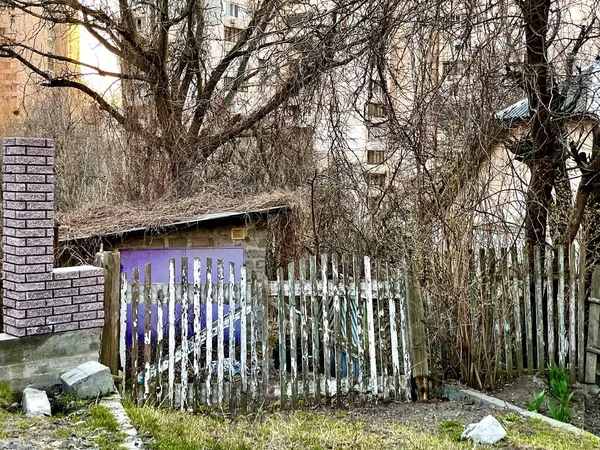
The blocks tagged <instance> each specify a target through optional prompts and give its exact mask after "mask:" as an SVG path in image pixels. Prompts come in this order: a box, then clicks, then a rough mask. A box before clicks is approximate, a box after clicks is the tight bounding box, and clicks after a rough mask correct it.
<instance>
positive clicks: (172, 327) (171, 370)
mask: <svg viewBox="0 0 600 450" xmlns="http://www.w3.org/2000/svg"><path fill="white" fill-rule="evenodd" d="M168 311H169V318H168V320H169V328H168V332H169V371H168V381H169V387H168V391H167V392H168V398H169V406H170V407H171V408H172V407H173V406H174V403H175V259H173V258H171V259H170V260H169V306H168Z"/></svg>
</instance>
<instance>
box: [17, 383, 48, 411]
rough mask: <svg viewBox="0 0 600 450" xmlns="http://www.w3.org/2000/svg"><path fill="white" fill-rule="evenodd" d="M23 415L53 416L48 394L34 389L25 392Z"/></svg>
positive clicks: (27, 389)
mask: <svg viewBox="0 0 600 450" xmlns="http://www.w3.org/2000/svg"><path fill="white" fill-rule="evenodd" d="M23 414H25V415H26V416H35V417H39V416H51V415H52V411H51V410H50V401H48V396H47V395H46V392H44V391H39V390H37V389H33V388H26V389H25V390H24V391H23Z"/></svg>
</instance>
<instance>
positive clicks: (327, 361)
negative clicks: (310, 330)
mask: <svg viewBox="0 0 600 450" xmlns="http://www.w3.org/2000/svg"><path fill="white" fill-rule="evenodd" d="M321 282H322V286H321V288H322V293H321V306H322V311H321V314H322V315H321V317H322V318H323V366H324V367H323V372H324V373H325V390H324V393H325V398H326V401H329V398H330V397H331V391H330V389H329V387H330V386H329V383H330V380H331V351H330V346H329V339H330V337H329V293H328V292H327V255H326V254H322V255H321Z"/></svg>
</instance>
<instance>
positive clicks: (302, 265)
mask: <svg viewBox="0 0 600 450" xmlns="http://www.w3.org/2000/svg"><path fill="white" fill-rule="evenodd" d="M298 270H299V272H300V273H299V277H298V278H299V280H300V292H301V293H302V294H300V333H301V343H300V347H301V354H302V392H303V398H304V402H305V404H306V402H308V393H309V392H310V388H309V375H308V354H309V350H308V311H307V306H306V294H305V293H304V292H306V291H305V289H306V262H305V261H304V259H301V260H300V261H299V262H298Z"/></svg>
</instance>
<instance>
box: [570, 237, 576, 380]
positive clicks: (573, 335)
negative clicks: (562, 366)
mask: <svg viewBox="0 0 600 450" xmlns="http://www.w3.org/2000/svg"><path fill="white" fill-rule="evenodd" d="M576 289H577V259H576V256H575V246H574V245H573V244H571V245H569V374H570V376H571V383H573V382H574V381H575V380H576V375H577V374H576V367H577V335H576V332H575V330H576V325H577V323H576V317H577V310H576V308H577V303H576V301H575V290H576Z"/></svg>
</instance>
